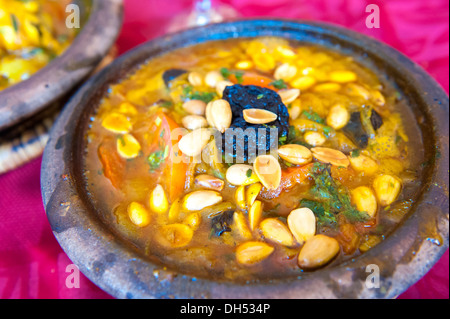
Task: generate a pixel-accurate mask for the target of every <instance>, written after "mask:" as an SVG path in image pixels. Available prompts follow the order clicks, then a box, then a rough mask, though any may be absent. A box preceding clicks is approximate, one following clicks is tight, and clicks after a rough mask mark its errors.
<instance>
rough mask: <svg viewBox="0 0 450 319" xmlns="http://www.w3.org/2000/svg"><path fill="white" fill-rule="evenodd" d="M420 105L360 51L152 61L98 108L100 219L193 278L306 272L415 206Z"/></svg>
mask: <svg viewBox="0 0 450 319" xmlns="http://www.w3.org/2000/svg"><path fill="white" fill-rule="evenodd" d="M406 103H407V102H406V101H405V99H404V98H403V97H402V95H401V94H400V93H399V92H397V91H396V90H395V87H393V85H391V84H389V83H387V82H386V83H385V82H383V80H382V79H379V78H377V77H376V76H375V74H374V73H373V72H371V71H370V70H369V69H367V68H365V67H363V66H362V65H361V64H359V63H358V62H356V61H355V60H354V59H353V58H351V57H349V56H344V55H341V54H338V53H336V52H332V51H329V50H328V49H324V48H321V47H314V46H306V45H301V44H293V43H290V42H288V41H286V40H283V39H278V38H256V39H244V40H226V41H217V42H210V43H208V44H201V45H196V46H193V47H188V48H183V49H179V50H177V51H174V52H171V53H168V54H166V55H164V56H161V57H157V58H154V59H152V60H150V61H148V62H147V63H145V64H143V65H141V66H140V67H139V68H138V69H136V70H134V71H133V72H132V74H131V75H129V76H128V77H127V78H126V79H123V80H121V81H120V82H119V83H118V84H114V85H111V86H110V88H109V89H108V92H107V93H106V94H105V96H104V98H103V99H102V101H101V105H100V106H99V108H98V110H97V113H96V114H95V116H93V117H92V118H91V120H92V121H91V123H90V128H89V131H88V134H87V137H86V138H87V149H86V156H85V163H84V165H85V178H86V187H87V190H88V192H89V195H90V198H91V200H92V202H93V204H94V205H95V207H97V208H98V210H99V211H100V214H101V218H102V219H103V220H104V221H105V222H106V223H107V224H108V225H111V227H112V229H113V230H114V231H115V232H116V233H117V234H119V235H120V236H122V237H123V238H125V239H126V240H127V241H128V242H129V243H131V244H132V245H134V246H135V247H136V249H138V250H139V251H140V252H142V253H143V254H145V255H147V256H148V258H150V259H151V260H154V261H156V262H158V263H160V264H161V265H163V266H166V267H168V268H170V269H176V270H177V271H180V272H182V273H185V274H192V275H194V276H199V277H206V278H212V279H215V280H232V281H253V280H264V279H274V278H286V277H295V276H300V275H301V274H302V272H306V271H313V270H316V269H320V268H322V267H329V266H332V265H334V264H337V263H340V262H342V261H344V260H349V259H351V258H355V257H356V256H358V255H360V254H362V253H364V252H366V251H368V250H369V249H371V248H373V247H374V246H376V245H377V244H379V243H380V242H382V241H383V240H384V239H385V237H386V236H387V235H388V234H389V233H390V232H391V231H392V230H393V229H394V228H395V227H396V225H398V223H399V222H400V221H401V220H402V218H403V217H404V216H405V215H406V214H407V213H408V211H409V209H410V208H411V207H412V205H413V204H414V202H415V196H416V192H417V190H418V187H419V185H418V184H419V183H418V181H420V178H421V173H422V172H421V170H422V166H421V165H420V163H421V162H422V161H423V151H422V150H423V147H422V137H421V135H420V131H419V129H418V128H417V127H416V126H415V124H413V123H415V120H414V117H413V115H412V114H411V112H410V111H409V108H408V107H407V104H406Z"/></svg>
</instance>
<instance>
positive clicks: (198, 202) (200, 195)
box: [184, 190, 222, 211]
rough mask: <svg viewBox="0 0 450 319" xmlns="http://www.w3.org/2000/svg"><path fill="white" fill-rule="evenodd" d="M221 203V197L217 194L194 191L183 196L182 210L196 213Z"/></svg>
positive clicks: (207, 191) (206, 191)
mask: <svg viewBox="0 0 450 319" xmlns="http://www.w3.org/2000/svg"><path fill="white" fill-rule="evenodd" d="M221 201H222V196H221V195H220V193H218V192H215V191H209V190H204V191H203V190H202V191H195V192H192V193H189V194H187V195H186V196H185V198H184V208H185V209H187V210H189V211H197V210H202V209H203V208H205V207H209V206H212V205H215V204H217V203H220V202H221Z"/></svg>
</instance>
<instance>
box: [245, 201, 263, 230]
mask: <svg viewBox="0 0 450 319" xmlns="http://www.w3.org/2000/svg"><path fill="white" fill-rule="evenodd" d="M262 212H263V210H262V202H260V201H259V200H255V202H254V203H253V204H252V205H251V206H250V210H249V212H248V219H249V222H250V229H251V230H255V229H256V228H257V227H258V224H259V221H260V220H261V217H262Z"/></svg>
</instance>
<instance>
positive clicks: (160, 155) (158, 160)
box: [147, 146, 169, 173]
mask: <svg viewBox="0 0 450 319" xmlns="http://www.w3.org/2000/svg"><path fill="white" fill-rule="evenodd" d="M168 156H169V146H166V148H165V149H164V150H163V151H162V150H160V151H156V152H153V153H152V154H150V156H149V157H147V162H148V165H149V166H150V172H152V173H153V172H155V171H156V170H157V169H158V168H159V167H160V166H161V164H163V163H164V161H165V160H166V158H167V157H168Z"/></svg>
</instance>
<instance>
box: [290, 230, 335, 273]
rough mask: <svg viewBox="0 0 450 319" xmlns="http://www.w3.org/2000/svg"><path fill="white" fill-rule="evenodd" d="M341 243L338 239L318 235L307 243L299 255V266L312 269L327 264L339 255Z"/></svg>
mask: <svg viewBox="0 0 450 319" xmlns="http://www.w3.org/2000/svg"><path fill="white" fill-rule="evenodd" d="M339 249H340V248H339V243H338V241H337V240H336V239H334V238H331V237H328V236H325V235H321V234H319V235H316V236H314V237H312V238H311V239H309V240H308V241H306V243H305V245H304V246H303V248H302V250H300V254H299V255H298V265H299V266H300V267H301V268H306V269H312V268H317V267H320V266H323V265H325V264H327V263H328V262H329V261H331V259H333V258H334V257H335V256H336V255H337V254H338V253H339Z"/></svg>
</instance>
